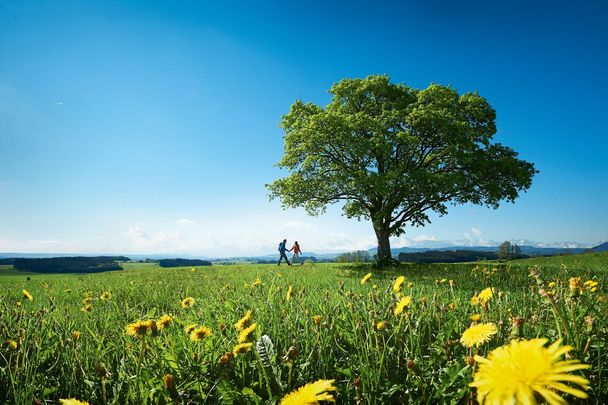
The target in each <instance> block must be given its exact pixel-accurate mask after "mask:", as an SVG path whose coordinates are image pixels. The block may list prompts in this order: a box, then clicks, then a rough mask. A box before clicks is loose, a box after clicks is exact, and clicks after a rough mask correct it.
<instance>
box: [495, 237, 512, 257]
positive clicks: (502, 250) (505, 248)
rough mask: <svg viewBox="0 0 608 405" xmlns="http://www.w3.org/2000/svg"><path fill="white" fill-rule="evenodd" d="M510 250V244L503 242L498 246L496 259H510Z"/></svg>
mask: <svg viewBox="0 0 608 405" xmlns="http://www.w3.org/2000/svg"><path fill="white" fill-rule="evenodd" d="M512 249H513V246H512V245H511V242H509V241H508V240H506V241H504V242H503V243H501V244H500V246H498V257H499V258H501V259H509V258H511V251H512Z"/></svg>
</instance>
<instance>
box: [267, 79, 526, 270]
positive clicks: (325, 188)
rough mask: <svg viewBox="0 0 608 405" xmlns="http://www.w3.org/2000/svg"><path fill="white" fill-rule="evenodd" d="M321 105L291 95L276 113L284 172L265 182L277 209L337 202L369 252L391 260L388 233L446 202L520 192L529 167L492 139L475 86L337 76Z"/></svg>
mask: <svg viewBox="0 0 608 405" xmlns="http://www.w3.org/2000/svg"><path fill="white" fill-rule="evenodd" d="M329 92H330V94H331V95H332V100H331V102H330V103H329V104H328V105H327V106H326V107H321V106H318V105H315V104H313V103H305V102H303V101H301V100H298V101H296V102H295V103H293V105H292V106H291V109H290V111H289V113H288V114H287V115H285V116H283V118H282V120H281V127H282V128H283V130H284V132H285V136H284V141H285V143H284V155H283V157H282V159H281V160H280V161H279V163H278V166H279V167H280V168H283V169H287V170H288V171H289V175H288V176H287V177H284V178H281V179H278V180H275V181H274V182H272V183H271V184H268V185H267V188H268V190H269V195H270V198H271V199H273V198H280V200H281V202H282V205H283V207H284V208H293V207H304V208H305V209H306V211H307V212H308V213H309V214H311V215H318V214H321V213H323V212H325V210H326V208H327V206H328V205H329V204H333V203H336V202H339V201H342V202H343V203H344V205H343V212H344V215H346V216H347V217H348V218H357V219H366V220H370V221H371V223H372V226H373V228H374V232H375V233H376V237H377V241H378V259H379V260H381V261H384V260H388V259H390V258H391V250H390V242H389V237H390V236H393V235H394V236H398V235H401V234H403V233H404V232H405V227H406V225H407V224H410V225H414V226H423V225H424V224H426V223H428V222H430V220H429V216H428V215H429V213H430V212H432V211H434V212H436V213H438V214H440V215H444V214H446V213H447V204H450V203H452V204H464V203H473V204H482V205H487V206H490V207H494V208H497V207H498V206H499V203H500V202H501V201H503V200H507V201H511V202H512V201H514V200H515V199H516V198H517V197H518V195H519V192H520V191H522V190H527V189H528V188H529V187H530V185H531V183H532V177H533V176H534V174H535V173H536V170H535V169H534V165H533V164H531V163H528V162H526V161H523V160H520V159H518V158H517V153H516V152H515V151H514V150H513V149H511V148H509V147H506V146H503V145H501V144H499V143H492V142H491V141H492V137H493V136H494V134H495V133H496V124H495V117H496V113H495V111H494V109H492V107H491V106H490V104H489V103H488V102H487V101H486V100H485V99H484V98H483V97H481V96H479V95H478V94H477V93H465V94H462V95H459V94H458V92H457V91H456V90H454V89H453V88H451V87H446V86H441V85H436V84H432V85H430V86H429V87H428V88H426V89H424V90H418V89H414V88H411V87H408V86H406V85H404V84H394V83H391V82H390V79H389V77H388V76H369V77H367V78H365V79H344V80H342V81H340V82H338V83H336V84H334V85H333V86H332V87H331V89H330V90H329Z"/></svg>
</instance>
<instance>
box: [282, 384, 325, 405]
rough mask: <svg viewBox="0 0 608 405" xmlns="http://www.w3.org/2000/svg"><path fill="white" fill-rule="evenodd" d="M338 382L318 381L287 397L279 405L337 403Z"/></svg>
mask: <svg viewBox="0 0 608 405" xmlns="http://www.w3.org/2000/svg"><path fill="white" fill-rule="evenodd" d="M335 381H336V380H317V381H315V382H313V383H308V384H306V385H304V386H302V387H300V388H298V389H296V390H294V391H292V392H290V393H289V394H287V395H285V396H284V397H283V399H281V402H279V405H302V404H311V405H312V404H318V403H319V401H329V402H335V401H336V400H335V398H334V396H333V392H332V391H335V390H336V387H334V383H335Z"/></svg>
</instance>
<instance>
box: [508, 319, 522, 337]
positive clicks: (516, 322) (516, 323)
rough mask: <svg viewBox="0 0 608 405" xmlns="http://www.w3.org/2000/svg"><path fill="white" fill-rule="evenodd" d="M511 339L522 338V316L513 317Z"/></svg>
mask: <svg viewBox="0 0 608 405" xmlns="http://www.w3.org/2000/svg"><path fill="white" fill-rule="evenodd" d="M510 318H511V339H517V338H520V337H522V335H523V330H524V318H522V317H520V316H511V317H510Z"/></svg>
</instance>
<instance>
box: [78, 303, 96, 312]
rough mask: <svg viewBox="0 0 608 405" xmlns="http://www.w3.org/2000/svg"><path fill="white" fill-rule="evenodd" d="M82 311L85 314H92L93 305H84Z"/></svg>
mask: <svg viewBox="0 0 608 405" xmlns="http://www.w3.org/2000/svg"><path fill="white" fill-rule="evenodd" d="M80 310H81V311H82V312H84V313H87V312H91V311H92V310H93V306H92V305H91V304H84V305H83V306H82V308H80Z"/></svg>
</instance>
